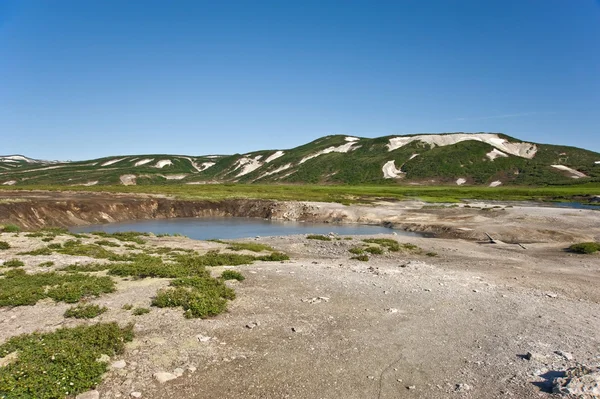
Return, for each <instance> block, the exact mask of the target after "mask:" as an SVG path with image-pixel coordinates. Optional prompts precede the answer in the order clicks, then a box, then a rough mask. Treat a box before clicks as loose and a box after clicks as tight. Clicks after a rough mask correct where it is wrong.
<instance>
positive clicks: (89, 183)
mask: <svg viewBox="0 0 600 399" xmlns="http://www.w3.org/2000/svg"><path fill="white" fill-rule="evenodd" d="M96 184H98V180H94V181H89V182H87V183H84V184H83V185H84V186H88V187H89V186H95V185H96Z"/></svg>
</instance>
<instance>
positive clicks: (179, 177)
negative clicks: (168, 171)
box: [163, 173, 187, 180]
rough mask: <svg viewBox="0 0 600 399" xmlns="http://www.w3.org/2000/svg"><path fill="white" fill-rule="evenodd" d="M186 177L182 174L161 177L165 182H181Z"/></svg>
mask: <svg viewBox="0 0 600 399" xmlns="http://www.w3.org/2000/svg"><path fill="white" fill-rule="evenodd" d="M186 176H187V174H185V173H182V174H180V175H163V177H164V178H165V179H167V180H181V179H184V178H185V177H186Z"/></svg>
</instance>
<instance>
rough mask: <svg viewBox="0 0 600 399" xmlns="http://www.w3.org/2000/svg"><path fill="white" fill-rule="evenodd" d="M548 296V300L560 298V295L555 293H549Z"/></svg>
mask: <svg viewBox="0 0 600 399" xmlns="http://www.w3.org/2000/svg"><path fill="white" fill-rule="evenodd" d="M546 296H547V297H548V298H558V294H555V293H553V292H548V293H547V294H546Z"/></svg>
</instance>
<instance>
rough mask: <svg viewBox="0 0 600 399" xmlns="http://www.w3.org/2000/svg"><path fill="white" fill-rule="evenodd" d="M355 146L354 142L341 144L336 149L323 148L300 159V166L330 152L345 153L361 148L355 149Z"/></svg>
mask: <svg viewBox="0 0 600 399" xmlns="http://www.w3.org/2000/svg"><path fill="white" fill-rule="evenodd" d="M355 144H356V142H355V141H352V142H349V143H346V144H342V145H340V146H337V147H333V146H332V147H329V148H325V149H324V150H321V151H319V152H316V153H314V154H311V155H307V156H305V157H304V158H302V160H300V164H303V163H304V162H306V161H308V160H309V159H313V158H316V157H318V156H320V155H323V154H329V153H331V152H340V153H345V152H348V151H354V150H357V149H359V148H360V147H361V146H357V147H355V146H354V145H355Z"/></svg>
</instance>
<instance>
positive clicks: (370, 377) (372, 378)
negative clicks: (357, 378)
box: [367, 375, 375, 380]
mask: <svg viewBox="0 0 600 399" xmlns="http://www.w3.org/2000/svg"><path fill="white" fill-rule="evenodd" d="M367 378H368V379H370V380H374V379H375V377H374V376H372V375H370V376H368V377H367Z"/></svg>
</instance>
